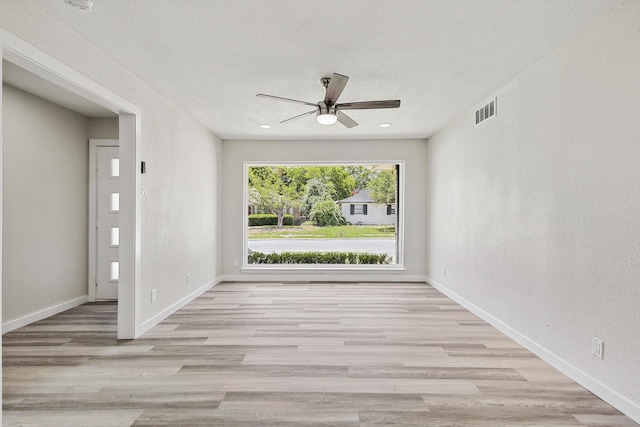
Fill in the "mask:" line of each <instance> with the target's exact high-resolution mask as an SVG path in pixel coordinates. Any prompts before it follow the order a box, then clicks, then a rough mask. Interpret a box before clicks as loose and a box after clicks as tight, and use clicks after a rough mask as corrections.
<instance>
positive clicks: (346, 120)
mask: <svg viewBox="0 0 640 427" xmlns="http://www.w3.org/2000/svg"><path fill="white" fill-rule="evenodd" d="M336 116H338V121H339V122H340V123H342V124H343V125H345V126H346V127H348V128H349V129H351V128H353V127H356V126H358V122H356V121H355V120H353V119H352V118H351V117H349V116H347V115H346V114H345V113H343V112H342V111H336Z"/></svg>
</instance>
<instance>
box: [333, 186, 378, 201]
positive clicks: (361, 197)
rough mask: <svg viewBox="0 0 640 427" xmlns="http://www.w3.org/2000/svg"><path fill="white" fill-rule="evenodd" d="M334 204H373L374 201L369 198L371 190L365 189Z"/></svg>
mask: <svg viewBox="0 0 640 427" xmlns="http://www.w3.org/2000/svg"><path fill="white" fill-rule="evenodd" d="M336 203H375V201H374V200H373V199H372V198H371V190H370V189H368V188H367V189H364V190H362V191H361V192H359V193H358V194H354V195H353V196H351V197H347V198H346V199H342V200H338V201H337V202H336Z"/></svg>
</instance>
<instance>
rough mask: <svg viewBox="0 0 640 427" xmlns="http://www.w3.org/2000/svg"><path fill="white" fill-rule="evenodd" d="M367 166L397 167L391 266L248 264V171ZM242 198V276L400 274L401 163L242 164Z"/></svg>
mask: <svg viewBox="0 0 640 427" xmlns="http://www.w3.org/2000/svg"><path fill="white" fill-rule="evenodd" d="M371 165H398V166H399V173H398V176H397V177H396V179H397V180H398V197H397V201H396V205H397V208H396V212H397V211H398V210H400V215H398V216H396V222H397V228H396V248H397V251H396V252H397V260H396V263H395V264H382V265H378V264H369V265H361V264H322V265H316V264H249V263H248V256H249V245H248V241H249V236H248V229H249V216H248V215H247V212H248V194H249V192H248V190H249V168H251V167H259V166H274V167H275V166H284V167H295V166H371ZM242 185H243V197H242V206H240V207H239V209H242V210H241V211H240V212H242V241H243V247H242V251H243V252H242V267H241V271H242V272H265V271H302V272H314V271H331V270H334V271H335V270H338V271H345V272H347V271H354V272H371V271H389V272H397V271H404V270H405V267H404V195H405V162H404V160H358V161H352V160H344V161H284V160H283V161H280V162H273V161H269V162H264V161H245V162H244V170H243V183H242Z"/></svg>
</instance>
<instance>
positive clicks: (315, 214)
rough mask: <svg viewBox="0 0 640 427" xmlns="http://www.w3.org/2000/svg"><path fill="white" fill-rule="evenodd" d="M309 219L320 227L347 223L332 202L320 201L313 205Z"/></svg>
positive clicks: (338, 207) (338, 208)
mask: <svg viewBox="0 0 640 427" xmlns="http://www.w3.org/2000/svg"><path fill="white" fill-rule="evenodd" d="M309 219H310V220H311V221H313V223H314V224H315V225H318V226H320V227H326V226H332V225H345V224H346V223H347V221H346V220H345V219H344V217H343V216H342V212H340V206H338V205H337V204H336V203H335V202H334V201H333V200H322V201H319V202H317V203H316V204H315V205H313V207H312V208H311V213H310V214H309Z"/></svg>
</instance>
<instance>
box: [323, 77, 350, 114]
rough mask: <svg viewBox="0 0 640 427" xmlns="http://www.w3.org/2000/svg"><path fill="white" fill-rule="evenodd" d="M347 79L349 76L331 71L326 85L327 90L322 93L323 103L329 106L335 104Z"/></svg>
mask: <svg viewBox="0 0 640 427" xmlns="http://www.w3.org/2000/svg"><path fill="white" fill-rule="evenodd" d="M348 81H349V77H347V76H343V75H342V74H338V73H333V75H332V76H331V80H329V85H328V86H327V92H326V93H325V95H324V103H325V104H327V105H328V106H329V107H331V106H332V105H335V103H336V102H338V98H339V97H340V94H341V93H342V91H343V90H344V87H345V86H346V85H347V82H348Z"/></svg>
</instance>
